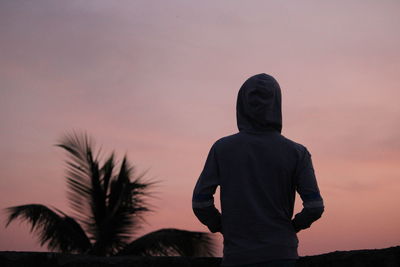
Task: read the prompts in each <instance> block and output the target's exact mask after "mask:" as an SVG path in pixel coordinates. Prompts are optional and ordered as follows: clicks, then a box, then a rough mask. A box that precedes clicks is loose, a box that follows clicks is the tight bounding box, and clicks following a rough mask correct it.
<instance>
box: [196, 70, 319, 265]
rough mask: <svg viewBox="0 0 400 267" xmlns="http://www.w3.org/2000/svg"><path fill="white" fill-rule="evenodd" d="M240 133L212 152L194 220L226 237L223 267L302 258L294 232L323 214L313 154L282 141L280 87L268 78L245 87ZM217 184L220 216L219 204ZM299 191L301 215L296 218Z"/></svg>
mask: <svg viewBox="0 0 400 267" xmlns="http://www.w3.org/2000/svg"><path fill="white" fill-rule="evenodd" d="M236 118H237V125H238V129H239V132H238V133H236V134H233V135H229V136H225V137H222V138H220V139H218V140H217V141H216V142H214V144H213V145H212V146H211V149H210V151H209V153H208V156H207V159H206V162H205V165H204V169H203V171H202V172H201V174H200V177H199V179H198V180H197V183H196V186H195V188H194V191H193V199H192V207H193V211H194V213H195V215H196V216H197V218H198V219H199V220H200V221H201V222H202V223H203V224H205V225H206V226H207V227H208V228H209V230H210V231H211V232H213V233H215V232H221V233H222V234H223V237H224V250H223V259H222V266H234V265H240V264H251V263H257V262H264V261H269V260H274V259H297V258H298V254H297V247H298V239H297V235H296V233H297V232H298V231H300V230H301V229H305V228H308V227H310V225H311V223H312V222H314V221H315V220H317V219H318V218H320V217H321V214H322V212H323V211H324V205H323V200H322V197H321V195H320V192H319V189H318V185H317V181H316V178H315V174H314V169H313V165H312V161H311V154H310V153H309V151H308V150H307V148H306V147H305V146H303V145H301V144H299V143H296V142H294V141H291V140H290V139H288V138H286V137H284V136H283V135H281V130H282V112H281V89H280V87H279V84H278V82H277V81H276V80H275V79H274V78H273V77H272V76H270V75H267V74H264V73H262V74H258V75H255V76H252V77H250V78H249V79H247V80H246V81H245V83H244V84H243V85H242V87H241V88H240V90H239V93H238V97H237V104H236ZM217 186H220V191H221V194H220V200H221V213H220V212H219V211H218V210H217V209H216V208H215V206H214V197H213V195H214V193H215V190H216V188H217ZM296 191H297V192H298V193H299V194H300V197H301V199H302V201H303V209H302V211H301V212H300V213H298V214H296V216H295V217H294V218H293V219H292V217H293V207H294V201H295V193H296Z"/></svg>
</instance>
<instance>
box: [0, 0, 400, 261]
mask: <svg viewBox="0 0 400 267" xmlns="http://www.w3.org/2000/svg"><path fill="white" fill-rule="evenodd" d="M152 3H153V4H149V3H148V2H147V1H135V2H134V3H133V2H130V1H121V2H118V3H115V2H109V1H103V0H102V1H70V2H57V3H56V2H54V1H50V0H46V1H45V0H40V1H35V2H34V3H33V2H29V1H18V2H15V1H2V2H0V47H1V48H2V49H1V50H0V51H1V52H0V79H1V81H2V87H1V91H0V94H1V98H0V99H1V105H0V114H1V115H0V116H1V122H2V123H1V132H2V136H3V138H2V141H1V142H0V151H1V152H0V157H1V158H0V162H1V163H0V164H1V165H0V169H1V170H2V178H1V179H0V188H1V189H0V190H1V191H0V203H1V205H0V209H1V212H0V218H1V230H0V251H4V250H17V251H47V249H46V247H40V246H39V243H38V242H37V238H36V236H34V235H33V234H31V233H29V228H30V226H29V225H28V224H26V223H19V222H13V223H11V224H10V225H9V226H8V227H7V228H4V225H5V223H4V220H5V216H4V212H3V209H4V208H6V207H9V206H15V205H22V204H28V203H40V204H45V205H52V206H55V207H57V208H58V209H60V210H62V211H64V212H66V213H67V214H71V209H70V208H69V207H68V204H67V198H66V184H65V165H64V163H65V160H66V154H65V153H64V151H62V150H61V149H59V148H57V147H55V146H54V144H55V143H56V142H57V140H58V139H59V138H60V137H61V136H62V135H63V134H64V133H65V132H69V131H71V130H73V129H76V130H83V131H87V132H88V134H89V135H91V136H92V137H93V138H94V140H95V142H96V148H99V147H102V152H103V155H104V156H106V155H108V154H110V153H111V152H112V151H115V152H116V156H117V160H121V159H122V157H123V156H124V155H125V154H126V155H127V158H128V160H129V161H130V162H131V163H132V164H133V165H134V166H135V167H137V169H138V173H141V172H143V171H145V170H147V169H148V172H147V175H146V177H148V178H151V177H154V178H156V179H157V180H161V184H160V185H159V186H158V187H157V192H159V194H158V195H157V196H158V197H159V199H154V200H152V202H151V203H152V204H153V205H154V206H156V207H157V209H156V211H155V212H154V213H152V214H148V215H147V216H146V221H147V222H148V224H145V225H144V227H143V228H142V229H140V230H139V231H138V233H137V234H138V236H140V235H142V234H144V233H147V232H150V231H154V230H157V229H160V228H167V227H175V228H180V229H186V230H196V231H207V228H206V227H205V226H203V225H202V224H201V223H200V222H198V221H197V219H196V218H195V216H194V214H193V212H192V210H191V195H192V190H193V188H194V184H195V182H196V180H197V178H198V177H199V175H200V172H201V170H202V168H203V166H204V163H205V159H206V156H207V153H208V151H209V149H210V146H211V145H212V143H213V142H214V141H216V140H217V139H219V138H221V137H223V136H227V135H231V134H234V133H236V132H237V131H238V129H237V125H236V97H237V92H238V91H239V88H240V86H241V85H242V83H243V82H244V81H245V79H247V78H248V77H250V76H251V75H253V74H257V73H261V72H265V73H268V74H270V75H272V76H274V77H275V78H276V80H277V81H278V83H279V84H280V86H281V88H282V113H283V128H282V134H283V135H284V136H286V137H288V138H289V139H291V140H294V141H296V142H299V143H301V144H303V145H305V146H306V147H307V148H308V149H309V151H310V152H311V154H312V160H313V164H314V168H315V173H316V176H317V180H318V184H319V188H320V190H321V194H322V197H323V198H324V203H325V212H324V214H323V215H322V218H321V219H320V220H318V221H317V222H315V223H314V224H313V225H312V226H311V228H310V229H307V230H305V231H302V232H300V233H299V235H298V236H299V254H300V255H301V256H304V255H316V254H323V253H327V252H332V251H335V250H353V249H374V248H386V247H391V246H398V245H400V243H399V237H400V228H399V227H398V226H399V225H400V214H399V213H398V212H395V210H398V208H397V205H396V204H398V203H400V194H399V192H400V190H399V189H400V180H399V175H400V169H399V167H398V162H399V159H400V140H399V138H398V137H399V136H400V124H399V123H398V122H399V119H400V106H399V105H398V103H397V102H398V99H400V90H398V89H399V84H400V83H399V82H400V80H399V75H398V70H399V69H400V53H399V52H398V47H400V32H399V31H398V29H397V25H399V23H400V16H398V14H399V11H400V3H398V2H396V1H389V0H388V1H380V2H379V3H376V2H373V1H367V2H366V1H361V0H359V1H351V2H346V3H340V4H338V3H321V2H318V1H307V2H304V3H302V4H300V3H293V2H290V1H281V2H279V3H271V2H268V3H267V2H265V1H254V2H252V3H253V4H244V3H243V2H236V1H235V2H233V1H226V0H224V1H219V2H216V3H215V2H213V1H209V0H207V1H202V2H201V3H200V2H186V1H179V0H173V1H170V2H168V4H166V3H164V2H163V1H154V2H152ZM182 166H185V167H184V168H182ZM216 200H217V201H216V204H217V206H218V207H219V201H218V198H216ZM300 209H301V200H300V199H299V197H298V196H296V205H295V213H297V212H299V211H300ZM217 238H218V242H219V247H218V255H217V256H221V255H222V239H221V237H220V236H219V235H217Z"/></svg>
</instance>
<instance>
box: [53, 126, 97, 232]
mask: <svg viewBox="0 0 400 267" xmlns="http://www.w3.org/2000/svg"><path fill="white" fill-rule="evenodd" d="M55 146H58V147H61V148H63V149H65V150H66V151H67V152H68V156H69V157H68V160H67V172H66V179H67V186H68V190H67V198H68V201H69V203H70V206H71V208H72V210H73V211H74V212H75V214H76V215H77V217H78V219H79V220H80V221H81V222H83V223H84V224H85V226H87V227H89V226H90V225H93V224H94V216H91V214H92V206H93V205H91V204H92V195H93V194H92V177H91V176H92V171H93V169H94V168H95V166H93V165H94V164H95V162H93V161H92V158H91V157H90V155H91V154H92V149H93V146H94V142H93V140H92V139H90V137H89V136H88V135H87V134H86V133H83V134H78V133H75V132H72V133H71V134H68V133H66V134H65V135H64V136H63V137H62V138H61V139H60V141H59V143H57V144H55Z"/></svg>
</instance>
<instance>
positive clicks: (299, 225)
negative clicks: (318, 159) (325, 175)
mask: <svg viewBox="0 0 400 267" xmlns="http://www.w3.org/2000/svg"><path fill="white" fill-rule="evenodd" d="M295 182H296V191H297V192H298V193H299V195H300V197H301V199H302V200H303V209H302V211H301V212H299V213H298V214H296V216H295V217H294V219H293V220H292V223H293V227H294V229H295V230H296V232H299V231H300V230H302V229H306V228H308V227H310V226H311V224H312V223H313V222H314V221H316V220H318V219H319V218H320V217H321V215H322V213H323V212H324V202H323V199H322V197H321V194H320V192H319V188H318V184H317V179H316V177H315V173H314V168H313V164H312V160H311V154H310V152H309V151H308V150H307V148H305V151H304V154H303V156H302V158H301V160H300V162H299V163H298V166H297V170H296V177H295Z"/></svg>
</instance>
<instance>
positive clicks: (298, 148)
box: [281, 135, 307, 153]
mask: <svg viewBox="0 0 400 267" xmlns="http://www.w3.org/2000/svg"><path fill="white" fill-rule="evenodd" d="M281 136H282V140H283V141H284V142H285V143H286V144H287V145H288V146H290V147H292V148H293V149H295V150H296V151H298V152H300V153H304V151H306V150H307V148H306V146H305V145H303V144H301V143H299V142H297V141H294V140H293V139H289V138H288V137H286V136H284V135H281Z"/></svg>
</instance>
